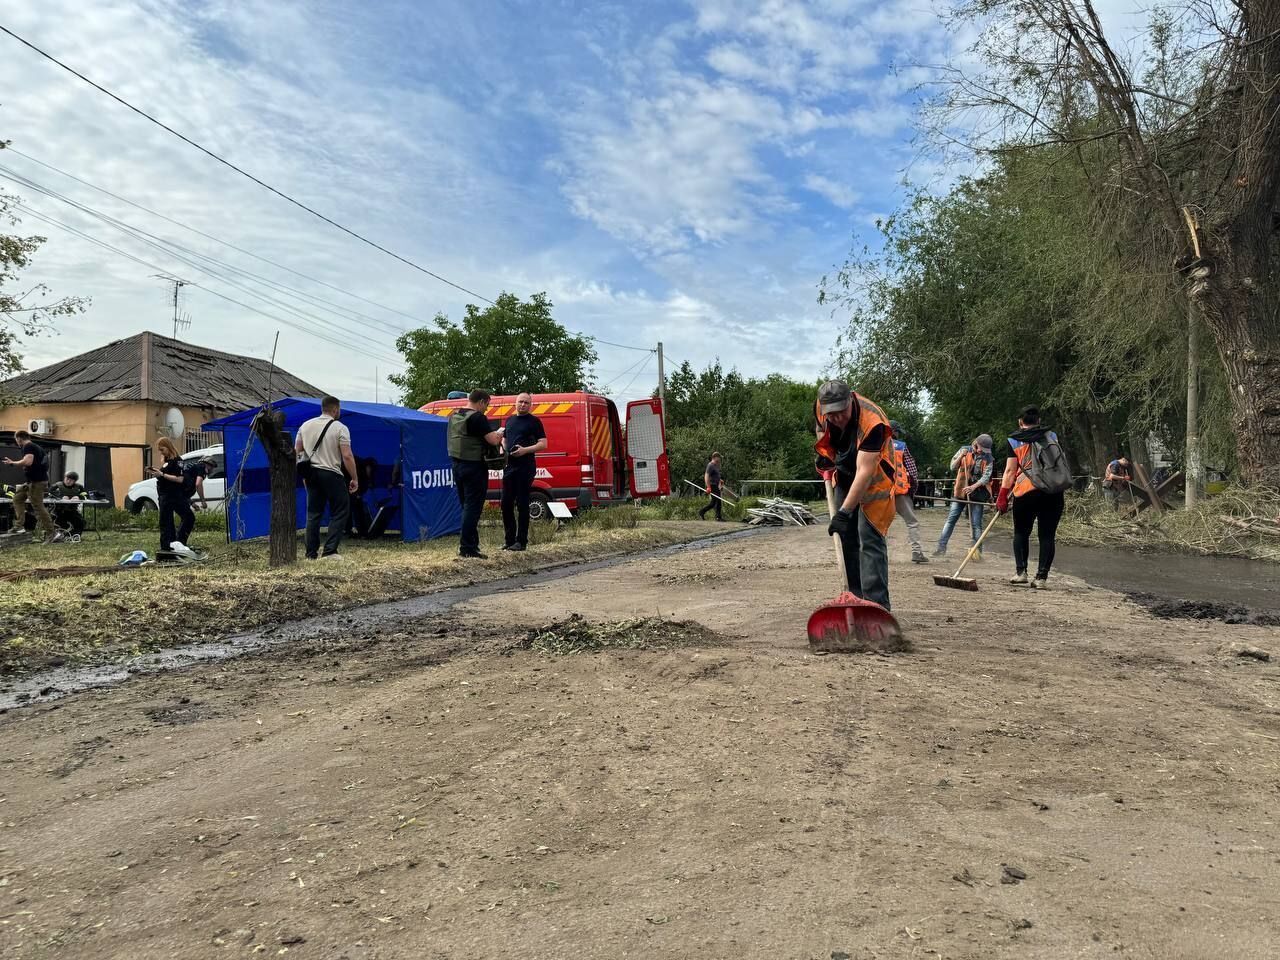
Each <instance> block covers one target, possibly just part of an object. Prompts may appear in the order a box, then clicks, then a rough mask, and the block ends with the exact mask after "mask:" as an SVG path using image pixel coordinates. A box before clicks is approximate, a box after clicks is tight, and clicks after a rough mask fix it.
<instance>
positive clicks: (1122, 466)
mask: <svg viewBox="0 0 1280 960" xmlns="http://www.w3.org/2000/svg"><path fill="white" fill-rule="evenodd" d="M1131 483H1133V468H1132V467H1130V466H1129V458H1128V457H1126V456H1125V455H1124V454H1121V455H1120V456H1119V457H1118V458H1117V459H1115V460H1112V461H1111V462H1110V463H1108V464H1107V473H1106V476H1104V477H1103V478H1102V494H1103V496H1104V497H1106V498H1107V505H1108V506H1109V507H1111V509H1112V510H1116V509H1118V508H1119V506H1120V498H1121V497H1124V496H1128V498H1129V500H1130V501H1132V500H1133V491H1132V490H1131V489H1130V486H1129V485H1130V484H1131Z"/></svg>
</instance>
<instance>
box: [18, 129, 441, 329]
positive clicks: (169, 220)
mask: <svg viewBox="0 0 1280 960" xmlns="http://www.w3.org/2000/svg"><path fill="white" fill-rule="evenodd" d="M4 150H5V152H7V153H12V154H13V155H14V156H18V157H22V159H24V160H27V161H29V162H31V163H34V164H36V165H37V166H41V167H44V168H45V169H46V170H50V171H52V172H54V173H56V174H58V175H59V176H63V177H66V178H67V179H68V180H72V181H74V182H75V183H78V184H80V185H81V186H85V187H88V188H89V189H90V190H96V191H98V193H101V194H103V195H104V196H108V197H110V198H111V199H112V200H117V201H119V202H120V203H124V204H127V205H128V206H131V207H133V208H135V209H137V210H141V211H142V212H143V213H147V214H150V215H151V216H153V217H158V218H160V219H161V220H164V221H165V222H167V223H171V224H173V225H174V226H175V227H181V228H182V229H183V230H189V231H191V232H192V233H194V234H195V235H196V236H198V237H204V239H206V240H212V241H213V242H214V243H218V244H221V245H222V246H224V247H230V248H231V249H232V250H235V251H236V252H237V253H243V254H244V255H245V256H246V257H253V259H255V260H260V261H262V262H263V263H265V264H267V265H269V266H272V267H275V268H276V269H277V270H283V271H285V272H286V273H292V274H293V275H294V276H295V277H301V278H302V279H303V280H309V281H310V282H311V283H317V284H319V285H320V286H322V287H328V288H329V289H330V290H333V291H336V292H337V293H341V294H343V295H344V296H348V297H350V298H351V299H353V300H359V301H360V302H361V303H367V304H369V306H371V307H377V308H378V309H380V310H386V311H387V312H388V313H394V314H398V315H399V316H402V317H404V318H406V319H408V320H412V321H413V322H414V323H415V324H420V323H421V322H422V318H421V317H416V316H414V315H413V314H411V313H405V312H404V311H403V310H397V309H396V308H395V307H388V306H387V305H386V304H385V303H378V302H377V301H376V300H370V299H369V298H368V297H362V296H360V294H358V293H352V292H351V291H350V290H344V289H343V288H342V287H339V286H335V285H334V284H332V283H329V282H328V281H327V280H321V279H319V278H318V277H313V276H310V275H308V274H305V273H303V272H302V271H300V270H295V269H293V268H292V267H288V266H285V265H284V264H283V263H277V262H276V261H275V260H272V259H271V258H269V257H264V256H262V255H261V254H257V253H254V252H253V251H252V250H246V249H245V248H244V247H239V246H236V244H234V243H232V242H231V241H230V240H223V239H222V238H221V237H215V236H213V235H212V234H209V233H205V232H204V231H203V230H200V229H197V228H196V227H193V226H191V224H189V223H183V222H182V221H181V220H175V219H174V218H173V217H170V216H166V215H165V214H163V213H160V212H159V211H158V210H152V209H151V208H150V207H147V206H143V205H142V204H141V203H137V202H135V201H133V200H130V199H129V198H128V197H122V196H120V195H119V194H118V193H112V192H111V191H110V190H107V189H106V188H105V187H100V186H98V185H97V184H95V183H90V182H89V181H88V180H83V179H81V178H80V177H77V176H76V175H75V174H72V173H67V171H65V170H60V169H58V168H57V167H55V166H54V165H53V164H51V163H46V162H45V161H43V160H37V159H36V158H35V157H33V156H31V155H30V154H29V153H23V152H22V151H21V150H18V149H16V148H15V147H13V146H8V147H5V148H4ZM246 272H247V271H246ZM281 286H284V284H281ZM287 289H290V290H294V292H295V293H301V291H298V290H295V289H294V288H292V287H288V288H287ZM302 295H304V296H308V297H310V299H312V300H318V301H320V302H322V303H329V304H330V305H331V306H335V307H339V308H341V304H337V303H333V302H332V301H328V300H324V299H322V298H320V297H314V296H311V295H309V294H302ZM344 309H345V308H344ZM351 313H352V314H353V315H354V316H357V317H361V318H362V319H365V320H370V321H374V318H373V317H370V316H367V315H366V314H363V313H357V312H356V311H354V310H352V311H351ZM374 322H377V321H374Z"/></svg>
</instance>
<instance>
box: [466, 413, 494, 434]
mask: <svg viewBox="0 0 1280 960" xmlns="http://www.w3.org/2000/svg"><path fill="white" fill-rule="evenodd" d="M489 433H493V424H491V423H490V422H489V418H488V417H486V416H485V415H484V414H483V413H481V412H480V411H479V410H473V411H472V412H471V416H469V417H467V436H469V437H479V438H480V439H481V440H483V439H484V438H485V435H486V434H489Z"/></svg>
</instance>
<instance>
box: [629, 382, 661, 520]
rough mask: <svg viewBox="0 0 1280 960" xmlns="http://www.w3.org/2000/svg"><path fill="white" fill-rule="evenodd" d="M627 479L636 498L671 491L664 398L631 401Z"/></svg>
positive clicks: (655, 495) (658, 495)
mask: <svg viewBox="0 0 1280 960" xmlns="http://www.w3.org/2000/svg"><path fill="white" fill-rule="evenodd" d="M627 479H628V481H629V482H630V487H631V496H633V497H635V498H636V499H642V498H645V497H665V496H667V495H669V494H670V493H671V474H670V470H669V467H668V465H667V434H666V430H664V429H663V426H662V401H661V400H658V399H657V398H656V397H653V398H650V399H647V400H632V401H631V402H630V403H628V404H627Z"/></svg>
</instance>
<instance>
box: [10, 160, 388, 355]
mask: <svg viewBox="0 0 1280 960" xmlns="http://www.w3.org/2000/svg"><path fill="white" fill-rule="evenodd" d="M0 179H7V180H11V181H12V182H14V183H17V184H20V185H21V186H24V187H26V188H28V189H29V190H34V191H36V192H37V193H40V194H42V195H43V196H46V197H49V198H50V199H52V200H57V201H59V202H61V203H65V204H67V205H68V206H70V207H73V208H75V209H76V210H79V211H80V212H81V213H84V214H87V215H88V216H91V217H94V218H95V219H97V220H101V221H102V222H103V223H106V224H107V225H109V226H112V227H115V228H116V229H117V230H120V231H122V232H124V233H127V234H129V235H130V236H132V237H133V238H134V239H135V240H141V241H142V242H143V243H146V244H147V245H148V246H152V247H155V246H157V245H159V248H160V249H161V252H162V253H166V254H168V255H169V256H173V257H177V258H178V259H179V260H182V261H183V262H184V263H187V264H188V265H189V266H194V267H196V269H200V267H199V266H198V265H197V264H193V263H191V261H190V260H189V259H186V258H188V257H196V258H197V259H199V260H203V261H208V262H209V263H212V264H214V265H216V266H218V267H221V268H222V269H224V270H230V271H232V272H234V273H239V274H243V275H244V276H245V277H248V278H250V279H251V280H253V281H255V282H257V283H261V284H263V285H264V286H267V287H271V288H273V289H275V290H277V291H279V292H281V293H291V294H293V295H295V296H298V297H301V298H303V299H305V300H310V301H315V303H314V305H315V306H317V307H319V309H321V310H324V311H325V312H326V313H332V314H334V315H335V316H338V317H341V318H342V319H344V320H348V321H350V320H352V319H354V318H355V317H359V318H362V319H364V320H367V321H368V322H369V323H373V324H375V325H377V326H380V327H381V328H382V329H383V330H384V331H386V332H387V333H390V334H392V335H393V336H397V337H398V336H400V335H401V334H403V333H405V332H406V331H405V330H404V329H402V328H398V327H395V326H393V325H392V324H390V323H388V322H387V321H385V320H379V319H377V318H376V317H369V316H367V315H365V314H360V313H356V312H354V311H347V310H345V309H344V308H343V307H342V305H341V304H334V303H332V301H328V300H324V299H323V298H320V297H313V296H312V295H311V294H309V293H307V292H306V291H303V290H298V289H297V288H296V287H290V286H289V285H288V284H283V283H279V282H277V281H275V280H272V279H270V278H269V277H263V276H261V275H259V274H256V273H254V272H253V271H251V270H246V269H244V268H243V267H237V266H235V265H234V264H231V263H227V262H226V261H225V260H219V259H218V258H217V257H213V256H210V255H209V254H207V253H201V252H200V251H199V250H192V249H191V248H190V247H186V246H183V245H182V244H180V243H177V242H175V241H173V240H166V239H165V238H164V237H160V236H157V235H156V234H153V233H150V232H148V231H146V230H143V229H142V228H141V227H135V226H133V225H132V224H130V223H126V222H125V221H123V220H118V219H116V218H115V217H113V216H111V215H110V214H106V213H103V212H102V211H100V210H96V209H95V208H93V207H90V206H89V205H88V204H82V203H80V202H79V201H77V200H72V199H71V198H70V197H67V196H64V195H63V194H60V193H58V192H57V191H55V190H50V189H49V188H48V187H45V186H43V185H42V184H39V183H37V182H36V181H34V180H32V179H31V178H29V177H26V176H23V175H22V174H20V173H18V172H17V171H15V170H13V169H12V168H11V167H7V166H5V165H4V164H2V163H0ZM170 248H171V249H170ZM175 250H176V251H178V253H174V251H175ZM239 289H242V290H245V292H246V293H253V295H254V296H258V297H261V298H262V299H264V300H268V301H269V302H273V303H277V304H279V301H276V300H274V299H272V298H270V297H266V296H263V295H262V294H259V293H254V292H253V291H250V290H247V289H246V288H244V287H240V288H239ZM323 304H329V306H324V305H323ZM335 308H336V309H335ZM289 309H292V308H289ZM312 319H315V320H317V321H319V322H327V321H320V318H318V317H316V318H312ZM329 325H330V326H334V325H333V324H329ZM341 332H346V331H345V330H343V331H341Z"/></svg>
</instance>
